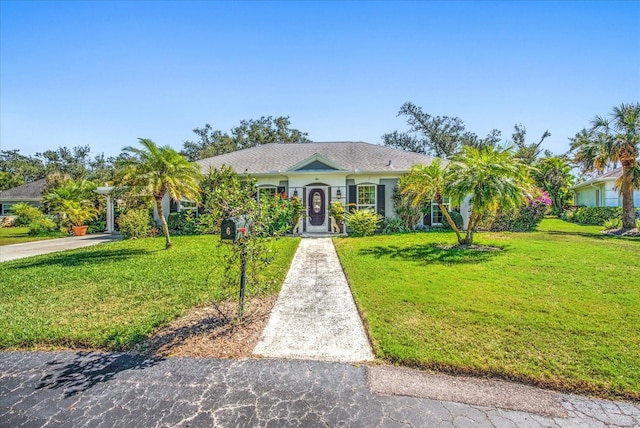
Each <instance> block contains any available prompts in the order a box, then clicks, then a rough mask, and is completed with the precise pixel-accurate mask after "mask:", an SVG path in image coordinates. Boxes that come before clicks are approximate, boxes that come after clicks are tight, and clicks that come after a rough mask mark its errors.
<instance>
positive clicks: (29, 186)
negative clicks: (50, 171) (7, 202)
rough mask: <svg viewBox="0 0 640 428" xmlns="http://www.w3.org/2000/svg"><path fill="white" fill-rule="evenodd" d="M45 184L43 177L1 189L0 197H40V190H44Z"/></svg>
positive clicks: (25, 198)
mask: <svg viewBox="0 0 640 428" xmlns="http://www.w3.org/2000/svg"><path fill="white" fill-rule="evenodd" d="M45 184H46V180H45V179H44V178H43V179H41V180H36V181H32V182H31V183H26V184H23V185H22V186H18V187H13V188H11V189H7V190H3V191H1V192H0V199H18V200H19V199H24V200H29V199H38V198H40V197H42V191H43V190H44V186H45Z"/></svg>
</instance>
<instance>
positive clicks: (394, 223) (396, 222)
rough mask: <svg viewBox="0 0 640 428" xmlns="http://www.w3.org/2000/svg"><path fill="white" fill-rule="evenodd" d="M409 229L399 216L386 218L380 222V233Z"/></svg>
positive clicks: (405, 231) (402, 231) (400, 231)
mask: <svg viewBox="0 0 640 428" xmlns="http://www.w3.org/2000/svg"><path fill="white" fill-rule="evenodd" d="M407 232H411V229H410V228H408V227H406V226H405V224H404V221H403V220H402V219H401V218H399V217H396V218H386V219H384V223H383V224H382V233H407Z"/></svg>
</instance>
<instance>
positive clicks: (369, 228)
mask: <svg viewBox="0 0 640 428" xmlns="http://www.w3.org/2000/svg"><path fill="white" fill-rule="evenodd" d="M380 223H382V217H381V216H379V215H378V214H376V213H375V212H373V211H371V210H357V211H353V212H351V213H349V214H348V215H347V225H348V226H349V229H350V230H351V235H352V236H369V235H373V234H374V233H375V231H376V230H377V229H378V228H379V227H380Z"/></svg>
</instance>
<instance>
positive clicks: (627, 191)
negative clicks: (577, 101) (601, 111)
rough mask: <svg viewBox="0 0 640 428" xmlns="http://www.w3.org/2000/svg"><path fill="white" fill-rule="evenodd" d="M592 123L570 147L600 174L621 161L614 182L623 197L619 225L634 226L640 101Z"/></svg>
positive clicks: (589, 167) (628, 227)
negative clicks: (618, 174) (619, 169)
mask: <svg viewBox="0 0 640 428" xmlns="http://www.w3.org/2000/svg"><path fill="white" fill-rule="evenodd" d="M591 125H592V126H591V132H587V133H584V132H583V133H582V135H581V134H578V135H576V138H575V139H574V140H573V143H572V145H571V149H572V150H576V154H575V158H576V160H577V161H581V162H582V163H583V165H585V167H586V169H591V170H593V169H596V170H597V171H598V172H600V173H602V172H603V171H604V167H605V166H606V165H607V164H608V163H610V162H611V163H613V164H614V165H615V164H617V163H618V162H619V163H620V165H621V166H622V176H621V177H620V179H619V180H618V182H617V183H616V185H617V188H618V189H619V192H620V195H621V196H622V227H623V228H624V229H633V228H634V227H635V209H634V206H633V190H634V189H635V188H640V187H639V186H638V181H639V180H638V176H639V175H640V174H639V173H638V168H639V162H638V156H639V154H640V103H630V104H624V103H623V104H620V106H619V107H614V108H613V110H612V111H611V114H610V117H609V118H606V117H603V116H596V117H595V118H594V119H593V120H592V121H591Z"/></svg>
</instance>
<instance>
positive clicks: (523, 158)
mask: <svg viewBox="0 0 640 428" xmlns="http://www.w3.org/2000/svg"><path fill="white" fill-rule="evenodd" d="M550 136H551V133H550V132H549V131H548V130H547V131H544V133H543V134H542V137H540V141H538V142H537V143H527V142H526V138H527V128H525V127H524V126H523V125H522V124H520V123H519V124H516V125H514V127H513V134H512V135H511V138H512V141H513V144H514V146H515V148H516V151H515V154H514V156H515V158H516V159H518V160H519V161H520V162H522V163H523V164H525V165H533V164H534V163H535V161H536V159H538V156H540V152H541V151H542V149H541V148H540V146H541V145H542V142H543V141H544V140H545V139H546V138H548V137H550Z"/></svg>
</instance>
